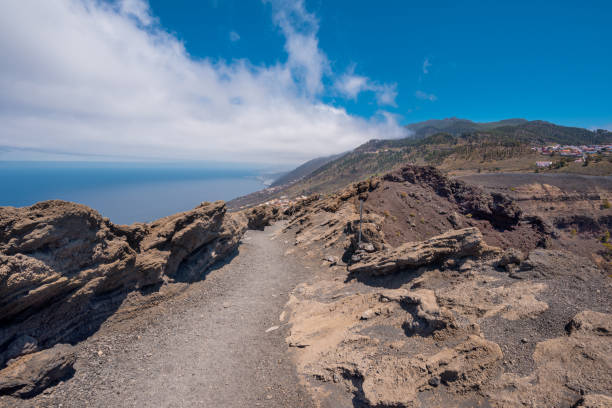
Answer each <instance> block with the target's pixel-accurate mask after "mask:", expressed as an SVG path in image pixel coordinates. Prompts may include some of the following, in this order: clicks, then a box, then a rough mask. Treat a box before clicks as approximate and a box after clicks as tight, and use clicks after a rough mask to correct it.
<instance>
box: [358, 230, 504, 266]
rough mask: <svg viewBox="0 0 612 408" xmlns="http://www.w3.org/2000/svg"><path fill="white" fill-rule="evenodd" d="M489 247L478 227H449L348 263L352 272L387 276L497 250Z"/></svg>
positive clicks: (493, 252)
mask: <svg viewBox="0 0 612 408" xmlns="http://www.w3.org/2000/svg"><path fill="white" fill-rule="evenodd" d="M499 252H500V250H499V248H496V247H491V246H488V245H487V244H486V243H485V242H484V239H483V237H482V234H481V232H480V231H479V230H478V229H477V228H465V229H461V230H452V231H448V232H446V233H444V234H441V235H437V236H435V237H432V238H430V239H428V240H425V241H421V242H408V243H405V244H403V245H401V246H399V247H397V248H393V249H390V250H386V251H381V252H377V253H372V254H363V255H362V256H361V259H360V261H359V262H357V263H355V264H353V265H351V266H349V271H350V272H352V273H365V274H369V275H387V274H391V273H395V272H397V271H400V270H402V269H411V268H412V269H414V268H418V267H420V266H424V265H430V264H434V263H443V262H444V261H446V260H447V259H449V258H463V257H467V256H473V257H482V256H486V255H491V254H496V253H499Z"/></svg>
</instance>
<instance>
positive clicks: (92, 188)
mask: <svg viewBox="0 0 612 408" xmlns="http://www.w3.org/2000/svg"><path fill="white" fill-rule="evenodd" d="M258 176H259V174H258V172H257V171H256V170H253V169H246V168H235V167H234V168H232V166H228V165H223V166H218V167H214V166H210V165H200V164H193V163H190V164H183V163H161V164H160V163H110V162H105V163H97V162H87V163H85V162H10V161H4V162H0V206H15V207H21V206H28V205H32V204H34V203H36V202H38V201H44V200H51V199H61V200H66V201H74V202H77V203H81V204H85V205H87V206H89V207H91V208H93V209H95V210H97V211H98V212H99V213H100V214H102V216H104V217H108V218H110V219H111V221H112V222H114V223H116V224H131V223H133V222H148V221H153V220H155V219H158V218H161V217H165V216H167V215H170V214H174V213H177V212H181V211H186V210H189V209H191V208H193V207H195V206H197V205H198V204H199V203H201V202H202V201H216V200H225V201H227V200H231V199H232V198H236V197H239V196H242V195H245V194H248V193H252V192H254V191H257V190H260V189H262V188H265V185H263V184H262V182H261V181H260V179H259V178H258Z"/></svg>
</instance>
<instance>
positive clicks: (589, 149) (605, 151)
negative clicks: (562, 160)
mask: <svg viewBox="0 0 612 408" xmlns="http://www.w3.org/2000/svg"><path fill="white" fill-rule="evenodd" d="M531 150H533V151H535V152H538V153H540V154H541V155H543V156H552V155H554V154H557V155H559V156H562V157H568V158H572V157H573V158H575V160H574V162H576V163H582V162H584V161H585V160H586V158H587V157H589V156H591V155H596V154H600V155H604V156H611V155H612V144H608V145H588V146H586V145H583V146H566V145H559V144H555V145H551V146H542V147H532V148H531ZM552 164H553V162H552V161H537V162H536V166H537V167H540V168H542V167H550V166H551V165H552Z"/></svg>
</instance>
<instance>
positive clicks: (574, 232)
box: [570, 228, 578, 237]
mask: <svg viewBox="0 0 612 408" xmlns="http://www.w3.org/2000/svg"><path fill="white" fill-rule="evenodd" d="M577 233H578V231H576V228H572V229H571V230H570V235H571V236H572V237H575V236H576V234H577Z"/></svg>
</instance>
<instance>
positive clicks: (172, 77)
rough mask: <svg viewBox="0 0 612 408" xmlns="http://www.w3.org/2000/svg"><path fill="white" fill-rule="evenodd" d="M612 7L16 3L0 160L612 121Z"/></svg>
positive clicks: (223, 154)
mask: <svg viewBox="0 0 612 408" xmlns="http://www.w3.org/2000/svg"><path fill="white" fill-rule="evenodd" d="M502 3H503V4H502ZM611 17H612V3H611V2H609V1H581V2H578V1H559V0H557V1H537V0H535V1H534V0H532V1H529V2H526V1H513V2H494V1H461V2H457V1H428V2H422V1H408V0H404V1H392V0H379V1H377V2H372V1H369V0H350V1H349V0H334V1H322V0H199V1H188V0H174V1H171V2H170V1H166V0H150V1H146V0H116V1H115V0H113V1H110V0H108V1H106V0H57V1H53V2H51V1H42V0H4V1H2V2H0V53H1V55H2V58H0V160H16V159H57V160H77V159H78V160H202V161H208V162H213V163H214V162H219V163H221V162H223V163H228V162H240V163H253V164H299V163H300V162H303V161H305V160H308V159H311V158H314V157H317V156H325V155H329V154H334V153H339V152H342V151H346V150H350V149H352V148H354V147H356V146H358V145H359V144H361V143H364V142H365V141H367V140H369V139H372V138H379V139H380V138H398V137H405V136H409V134H408V133H407V131H406V130H405V129H404V128H403V125H405V124H408V123H413V122H417V121H422V120H428V119H442V118H446V117H461V118H467V119H471V120H475V121H492V120H500V119H504V118H516V117H522V118H526V119H530V120H535V119H541V120H547V121H551V122H554V123H558V124H562V125H568V126H579V127H586V128H608V129H612V102H611V97H610V96H611V95H612V74H611V72H612V69H611V68H610V67H612V30H610V28H609V27H610V18H611Z"/></svg>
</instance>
